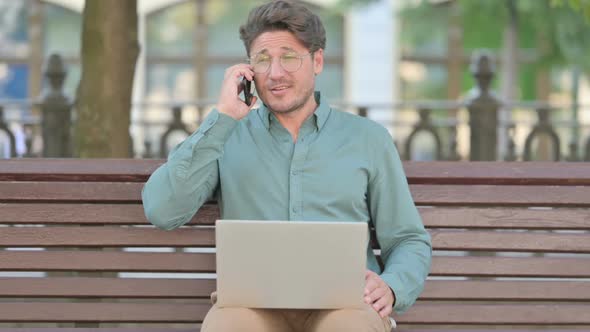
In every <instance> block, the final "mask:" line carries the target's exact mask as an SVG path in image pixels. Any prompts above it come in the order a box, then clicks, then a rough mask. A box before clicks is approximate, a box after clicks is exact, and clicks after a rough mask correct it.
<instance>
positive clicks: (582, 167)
mask: <svg viewBox="0 0 590 332" xmlns="http://www.w3.org/2000/svg"><path fill="white" fill-rule="evenodd" d="M163 162H164V160H162V159H151V160H141V159H12V160H11V159H8V160H0V181H85V182H91V181H113V182H117V181H125V182H144V181H146V180H147V178H148V177H149V175H150V174H151V173H153V171H154V170H156V168H158V167H159V166H160V165H161V164H162V163H163ZM403 165H404V170H405V172H406V176H407V177H408V181H409V182H410V183H413V184H424V183H430V184H510V185H519V184H530V185H590V165H589V164H588V163H567V162H560V163H554V162H524V163H523V162H469V163H466V162H444V161H435V162H412V161H406V162H404V164H403Z"/></svg>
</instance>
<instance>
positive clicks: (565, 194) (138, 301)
mask: <svg viewBox="0 0 590 332" xmlns="http://www.w3.org/2000/svg"><path fill="white" fill-rule="evenodd" d="M161 163H162V161H161V160H56V159H53V160H52V159H42V160H39V159H29V160H27V159H21V160H3V161H0V226H1V227H2V230H1V231H0V248H1V249H2V250H0V273H2V277H1V278H0V297H2V298H3V299H2V300H0V323H21V324H29V323H40V324H42V325H48V324H49V323H60V324H61V323H66V324H74V323H75V324H77V325H75V326H96V324H97V323H99V322H100V323H106V324H102V325H101V326H111V325H110V324H127V323H133V324H140V325H138V326H141V327H146V326H152V325H153V326H163V327H166V328H168V327H170V326H171V323H174V327H177V328H178V327H180V328H182V327H186V328H187V329H190V328H193V327H195V326H199V323H200V322H201V321H202V319H203V317H204V316H205V314H206V312H207V310H208V309H209V307H210V303H209V300H208V298H209V294H210V293H211V292H212V291H213V290H214V289H215V278H214V277H215V275H214V273H215V254H214V250H213V248H214V246H215V243H214V227H213V223H214V221H215V220H216V219H217V218H218V217H219V213H218V210H217V206H216V205H215V204H206V205H205V206H204V207H203V208H202V209H201V210H200V211H199V212H198V213H197V215H196V216H195V217H194V219H193V220H192V222H191V223H190V224H189V225H188V226H186V227H183V228H182V229H179V230H175V231H170V232H165V231H162V230H158V229H155V228H153V227H151V226H150V225H149V224H148V223H147V221H146V220H145V217H144V215H143V210H142V207H141V197H140V191H141V188H142V185H143V182H145V181H146V180H147V178H148V176H149V174H151V173H152V172H153V171H154V170H155V169H156V168H157V167H158V166H159V165H160V164H161ZM404 167H405V170H406V174H407V176H408V181H409V183H410V185H411V191H412V194H413V196H414V199H415V201H416V204H417V205H418V206H419V210H420V213H421V215H422V217H423V220H424V223H425V225H426V226H427V227H428V229H429V231H430V232H431V234H432V238H433V246H434V249H435V251H434V259H433V266H432V271H431V275H430V280H429V281H428V282H427V283H426V288H425V291H424V293H423V294H422V296H421V297H420V299H419V301H418V303H417V304H416V305H415V306H414V307H412V308H411V309H410V310H409V311H408V312H407V313H406V314H404V315H401V316H399V317H397V320H398V323H399V324H400V325H401V326H402V327H423V328H426V329H430V328H441V327H444V326H447V327H452V326H457V325H461V326H462V327H467V326H472V325H473V326H482V325H506V326H512V325H514V326H522V325H532V326H534V325H544V326H548V325H550V326H557V327H566V326H568V327H586V328H588V327H590V309H589V308H590V209H588V208H589V207H590V164H588V163H533V162H529V163H494V162H490V163H487V162H486V163H469V162H429V163H419V162H407V163H405V164H404ZM63 326H69V325H63ZM123 326H126V325H123ZM133 326H135V325H133Z"/></svg>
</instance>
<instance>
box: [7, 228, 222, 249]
mask: <svg viewBox="0 0 590 332" xmlns="http://www.w3.org/2000/svg"><path fill="white" fill-rule="evenodd" d="M2 246H4V247H214V246H215V229H214V228H213V227H212V226H207V228H201V227H198V228H196V227H191V228H188V227H186V228H181V229H175V230H172V231H164V230H161V229H157V228H155V227H101V226H98V227H7V228H3V229H2V232H0V247H2Z"/></svg>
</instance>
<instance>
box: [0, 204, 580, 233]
mask: <svg viewBox="0 0 590 332" xmlns="http://www.w3.org/2000/svg"><path fill="white" fill-rule="evenodd" d="M0 211H2V213H0V223H2V224H112V225H147V224H149V222H148V221H147V220H146V218H145V215H144V212H143V207H142V206H141V204H139V203H138V204H75V203H69V204H68V203H66V204H64V203H55V204H47V203H0ZM419 211H420V215H421V216H422V220H423V221H424V225H425V226H426V227H433V228H481V229H493V228H506V229H546V230H550V229H572V230H590V210H589V209H584V208H560V209H539V210H535V209H527V208H520V207H513V208H510V207H506V208H460V207H436V208H430V207H419ZM219 218H220V215H219V209H218V207H217V204H215V203H214V204H205V205H203V207H201V209H200V210H199V211H198V213H197V215H196V216H195V217H194V218H193V219H192V220H191V222H190V224H202V225H213V224H214V222H215V220H217V219H219Z"/></svg>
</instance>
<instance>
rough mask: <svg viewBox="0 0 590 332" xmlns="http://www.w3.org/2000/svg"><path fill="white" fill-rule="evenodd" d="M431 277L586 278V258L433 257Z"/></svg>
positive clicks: (588, 270)
mask: <svg viewBox="0 0 590 332" xmlns="http://www.w3.org/2000/svg"><path fill="white" fill-rule="evenodd" d="M430 271H431V272H430V275H431V276H472V277H494V276H502V277H545V278H590V264H588V259H587V258H572V257H564V258H552V257H494V256H490V257H484V256H478V257H441V256H438V257H436V256H435V257H433V259H432V267H431V270H430Z"/></svg>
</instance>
